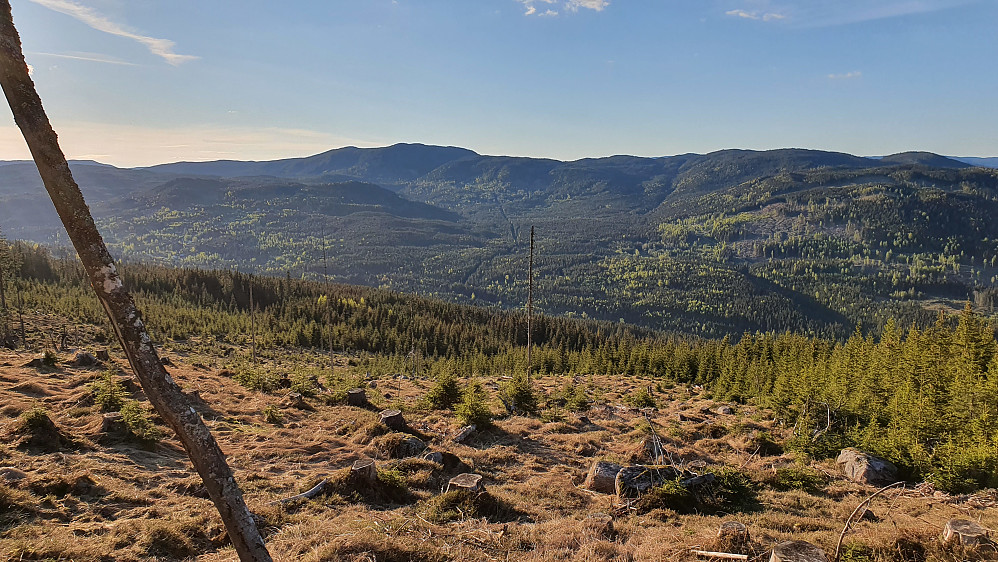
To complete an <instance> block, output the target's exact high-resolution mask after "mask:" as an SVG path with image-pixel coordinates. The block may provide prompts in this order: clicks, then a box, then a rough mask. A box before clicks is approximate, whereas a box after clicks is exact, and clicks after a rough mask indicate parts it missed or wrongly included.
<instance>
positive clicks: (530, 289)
mask: <svg viewBox="0 0 998 562" xmlns="http://www.w3.org/2000/svg"><path fill="white" fill-rule="evenodd" d="M533 324H534V227H533V226H531V227H530V263H529V265H528V266H527V384H530V371H531V369H532V368H533V362H532V361H531V359H532V358H533V355H532V353H533V349H534V346H533Z"/></svg>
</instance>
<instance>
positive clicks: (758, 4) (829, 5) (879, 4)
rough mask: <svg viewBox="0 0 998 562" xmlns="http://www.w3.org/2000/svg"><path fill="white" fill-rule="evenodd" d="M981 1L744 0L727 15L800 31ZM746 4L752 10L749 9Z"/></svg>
mask: <svg viewBox="0 0 998 562" xmlns="http://www.w3.org/2000/svg"><path fill="white" fill-rule="evenodd" d="M980 1H982V0H810V1H807V2H804V1H801V0H783V1H779V0H742V1H740V2H739V4H742V6H737V5H736V6H732V9H729V10H727V11H725V12H724V13H725V15H727V16H731V17H738V18H743V19H748V20H759V21H769V22H773V21H780V20H787V21H788V22H791V23H792V24H793V25H795V26H799V27H829V26H835V25H847V24H856V23H863V22H867V21H874V20H881V19H889V18H897V17H903V16H910V15H917V14H926V13H931V12H937V11H941V10H948V9H952V8H957V7H960V6H965V5H967V4H973V3H977V2H980ZM732 3H733V2H732ZM745 4H748V5H749V6H747V7H746V6H745ZM729 5H730V4H729Z"/></svg>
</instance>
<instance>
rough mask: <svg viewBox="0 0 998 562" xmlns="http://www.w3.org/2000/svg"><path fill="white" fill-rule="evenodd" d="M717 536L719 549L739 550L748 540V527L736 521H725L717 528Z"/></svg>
mask: <svg viewBox="0 0 998 562" xmlns="http://www.w3.org/2000/svg"><path fill="white" fill-rule="evenodd" d="M717 538H718V542H719V543H720V544H721V545H722V548H721V550H727V551H731V552H735V551H740V550H741V549H742V548H744V547H745V546H746V545H747V544H748V542H749V532H748V527H746V526H745V525H744V524H742V523H739V522H738V521H725V522H724V523H721V526H720V527H719V528H718V529H717Z"/></svg>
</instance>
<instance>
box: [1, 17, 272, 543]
mask: <svg viewBox="0 0 998 562" xmlns="http://www.w3.org/2000/svg"><path fill="white" fill-rule="evenodd" d="M0 86H2V87H3V92H4V95H6V96H7V102H8V103H9V104H10V109H11V111H12V112H13V114H14V122H15V123H17V126H18V127H19V128H20V129H21V133H22V134H23V135H24V140H25V141H26V142H27V144H28V149H29V150H30V151H31V156H32V158H33V159H34V161H35V165H36V166H37V167H38V173H39V174H40V175H41V177H42V182H43V183H44V184H45V189H46V190H47V191H48V193H49V197H51V198H52V203H54V204H55V208H56V211H57V212H58V213H59V217H60V218H61V219H62V223H63V225H64V226H65V227H66V232H67V233H68V234H69V238H70V240H72V242H73V246H74V247H75V248H76V252H77V254H79V256H80V261H82V262H83V266H84V268H85V269H86V271H87V276H88V277H89V278H90V285H91V286H92V287H93V289H94V292H96V293H97V298H98V299H100V301H101V304H102V305H103V306H104V310H105V311H106V312H107V315H108V317H109V318H110V320H111V325H112V326H113V327H114V331H115V334H116V335H117V336H118V340H119V341H120V342H121V346H122V348H124V350H125V354H126V355H127V356H128V361H129V363H130V364H131V366H132V369H133V370H134V371H135V375H136V376H137V377H138V379H139V382H140V383H141V384H142V389H143V390H144V391H145V393H146V396H148V398H149V401H150V402H152V404H153V406H154V407H155V408H156V411H157V412H158V413H159V415H160V416H162V417H163V419H164V420H165V421H166V423H167V424H169V426H170V427H171V428H173V430H174V431H175V432H176V433H177V437H179V438H180V441H181V443H183V445H184V448H185V449H186V450H187V454H188V456H189V457H190V459H191V462H192V463H193V464H194V468H195V469H196V470H197V471H198V474H200V475H201V478H202V480H204V484H205V488H207V490H208V495H209V496H210V497H211V500H212V502H214V504H215V507H216V508H217V509H218V512H219V514H220V515H221V516H222V522H223V524H224V525H225V529H226V531H228V534H229V538H230V539H231V540H232V545H233V546H234V547H235V549H236V552H237V553H238V554H239V558H240V560H243V561H255V562H270V560H271V558H270V554H269V553H268V552H267V547H266V545H265V544H264V542H263V538H262V537H261V536H260V532H259V531H258V530H257V528H256V523H255V522H254V521H253V517H252V514H250V512H249V509H248V508H247V507H246V503H245V502H244V501H243V495H242V491H241V490H240V489H239V486H238V485H237V484H236V480H235V478H234V477H233V476H232V470H231V469H230V468H229V465H228V463H227V462H226V459H225V455H224V454H223V453H222V450H221V448H219V446H218V442H216V441H215V438H214V437H213V436H212V434H211V432H210V431H208V427H207V426H205V424H204V421H203V420H202V419H201V416H199V415H198V414H197V412H195V411H194V409H192V408H191V407H190V405H189V403H188V401H187V398H186V397H185V396H184V395H183V393H182V392H181V391H180V387H179V386H177V384H176V383H175V382H173V379H172V378H170V376H169V375H168V374H167V373H166V370H165V369H163V365H162V364H161V363H160V361H159V356H158V355H157V354H156V350H155V349H154V348H153V345H152V340H151V339H150V337H149V334H148V333H147V332H146V328H145V325H144V324H143V323H142V320H141V319H140V317H139V311H138V309H136V307H135V303H134V302H133V301H132V296H131V295H130V294H129V293H128V291H126V290H125V288H124V287H123V286H122V284H121V277H120V276H119V275H118V272H117V270H116V269H115V267H114V261H113V260H112V259H111V254H110V253H108V251H107V246H105V245H104V239H103V238H101V235H100V232H98V230H97V226H96V225H95V224H94V219H93V216H92V215H91V214H90V209H89V208H88V207H87V204H86V201H84V199H83V194H82V193H81V192H80V188H79V186H78V185H77V184H76V181H75V180H74V179H73V174H72V172H70V170H69V163H68V162H66V156H65V155H64V154H63V152H62V149H61V148H60V147H59V142H58V138H57V137H56V134H55V131H54V130H52V125H51V124H50V123H49V120H48V116H47V115H46V114H45V110H44V108H43V107H42V100H41V99H40V98H39V97H38V93H37V92H36V91H35V85H34V83H33V82H32V81H31V78H29V77H28V67H27V64H26V63H25V62H24V53H23V52H22V50H21V38H20V37H19V36H18V34H17V29H15V27H14V21H13V18H12V16H11V8H10V2H9V0H0Z"/></svg>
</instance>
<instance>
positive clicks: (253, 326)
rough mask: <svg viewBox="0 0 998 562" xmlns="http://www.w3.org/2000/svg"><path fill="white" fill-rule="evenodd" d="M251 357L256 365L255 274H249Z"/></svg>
mask: <svg viewBox="0 0 998 562" xmlns="http://www.w3.org/2000/svg"><path fill="white" fill-rule="evenodd" d="M249 305H250V357H251V358H252V360H253V364H254V365H256V303H254V302H253V274H252V273H250V276H249Z"/></svg>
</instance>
